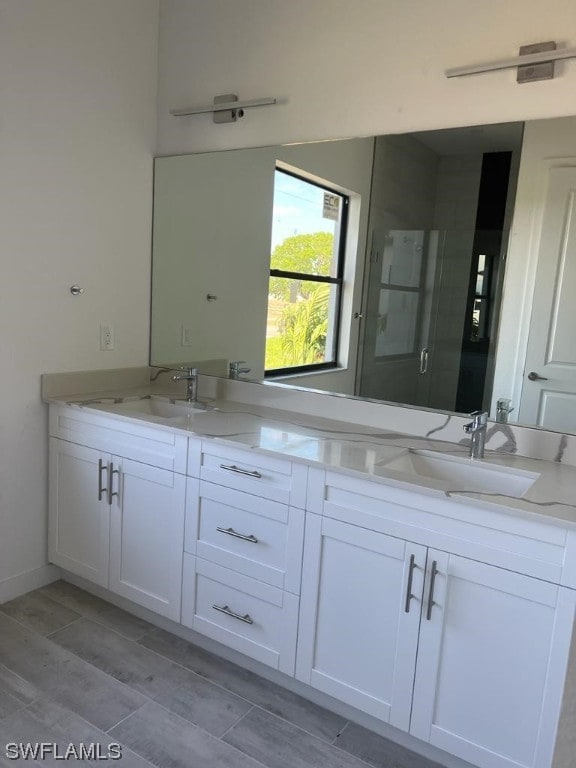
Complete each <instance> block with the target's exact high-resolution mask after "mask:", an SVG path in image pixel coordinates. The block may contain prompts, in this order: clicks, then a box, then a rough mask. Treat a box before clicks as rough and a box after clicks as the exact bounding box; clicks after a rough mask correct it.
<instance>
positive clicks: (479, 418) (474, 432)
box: [464, 411, 488, 459]
mask: <svg viewBox="0 0 576 768" xmlns="http://www.w3.org/2000/svg"><path fill="white" fill-rule="evenodd" d="M470 416H472V417H473V419H474V421H471V422H470V423H469V424H465V425H464V432H466V434H468V435H470V458H471V459H483V458H484V441H485V440H486V427H487V426H488V412H487V411H472V413H471V414H470Z"/></svg>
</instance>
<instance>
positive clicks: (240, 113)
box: [170, 93, 276, 123]
mask: <svg viewBox="0 0 576 768" xmlns="http://www.w3.org/2000/svg"><path fill="white" fill-rule="evenodd" d="M272 104H276V99H275V98H273V97H272V96H265V97H263V98H262V99H251V100H250V101H238V96H236V94H235V93H226V94H224V95H223V96H215V97H214V103H213V104H210V105H209V106H206V107H183V108H182V109H171V110H170V114H171V115H174V117H185V116H187V115H202V114H205V113H207V112H212V113H213V114H214V122H215V123H235V122H236V121H237V120H238V118H240V117H244V110H245V109H251V108H252V107H267V106H270V105H272Z"/></svg>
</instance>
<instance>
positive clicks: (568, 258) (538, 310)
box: [519, 166, 576, 432]
mask: <svg viewBox="0 0 576 768" xmlns="http://www.w3.org/2000/svg"><path fill="white" fill-rule="evenodd" d="M575 294H576V167H574V166H571V167H557V168H551V169H550V175H549V179H548V191H547V194H546V201H545V206H544V218H543V222H542V235H541V238H540V246H539V251H538V266H537V270H536V284H535V290H534V300H533V305H532V317H531V320H530V332H529V341H528V349H527V353H526V364H525V367H524V382H523V385H522V396H521V401H520V413H519V421H520V422H522V423H526V424H536V425H538V426H541V427H545V428H547V429H553V430H559V431H561V432H576V340H575V337H574V331H575V329H576V301H575Z"/></svg>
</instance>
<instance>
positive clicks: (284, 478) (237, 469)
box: [200, 442, 307, 509]
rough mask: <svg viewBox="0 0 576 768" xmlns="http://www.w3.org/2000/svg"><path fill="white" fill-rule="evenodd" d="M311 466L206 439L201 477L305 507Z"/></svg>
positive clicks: (273, 499)
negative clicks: (308, 470) (213, 442)
mask: <svg viewBox="0 0 576 768" xmlns="http://www.w3.org/2000/svg"><path fill="white" fill-rule="evenodd" d="M306 476H307V469H306V467H304V466H303V465H300V464H296V465H294V466H293V465H292V462H290V461H285V460H283V459H276V458H273V457H271V456H262V455H261V454H258V453H256V452H255V451H244V450H237V449H235V448H230V447H228V446H222V445H217V444H212V443H209V442H204V443H203V444H202V457H201V465H200V478H201V479H202V480H208V481H209V482H211V483H217V484H218V485H225V486H227V487H228V488H234V489H235V490H238V491H245V492H246V493H252V494H254V495H255V496H263V497H265V498H267V499H271V500H272V501H278V502H280V503H282V504H292V506H295V507H299V508H301V509H303V508H304V506H305V502H306Z"/></svg>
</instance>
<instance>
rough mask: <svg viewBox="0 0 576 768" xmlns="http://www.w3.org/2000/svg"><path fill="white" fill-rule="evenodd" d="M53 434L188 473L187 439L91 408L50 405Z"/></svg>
mask: <svg viewBox="0 0 576 768" xmlns="http://www.w3.org/2000/svg"><path fill="white" fill-rule="evenodd" d="M50 435H51V436H52V437H59V438H61V439H62V440H67V441H68V442H71V443H77V444H79V445H86V446H88V447H90V448H95V449H96V450H98V451H104V452H106V453H111V454H115V455H117V456H123V457H125V458H127V459H132V460H133V461H139V462H142V463H143V464H152V465H153V466H155V467H159V468H160V469H170V470H172V471H173V472H178V473H179V474H185V473H186V463H187V454H188V438H187V436H186V435H180V434H176V433H175V432H172V431H170V430H168V429H162V428H160V427H155V426H149V425H146V424H142V422H140V423H135V421H134V420H128V419H121V418H115V417H114V416H104V415H102V414H101V413H99V412H96V411H90V409H88V408H86V409H84V408H78V407H74V406H66V405H62V406H60V405H51V406H50Z"/></svg>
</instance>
